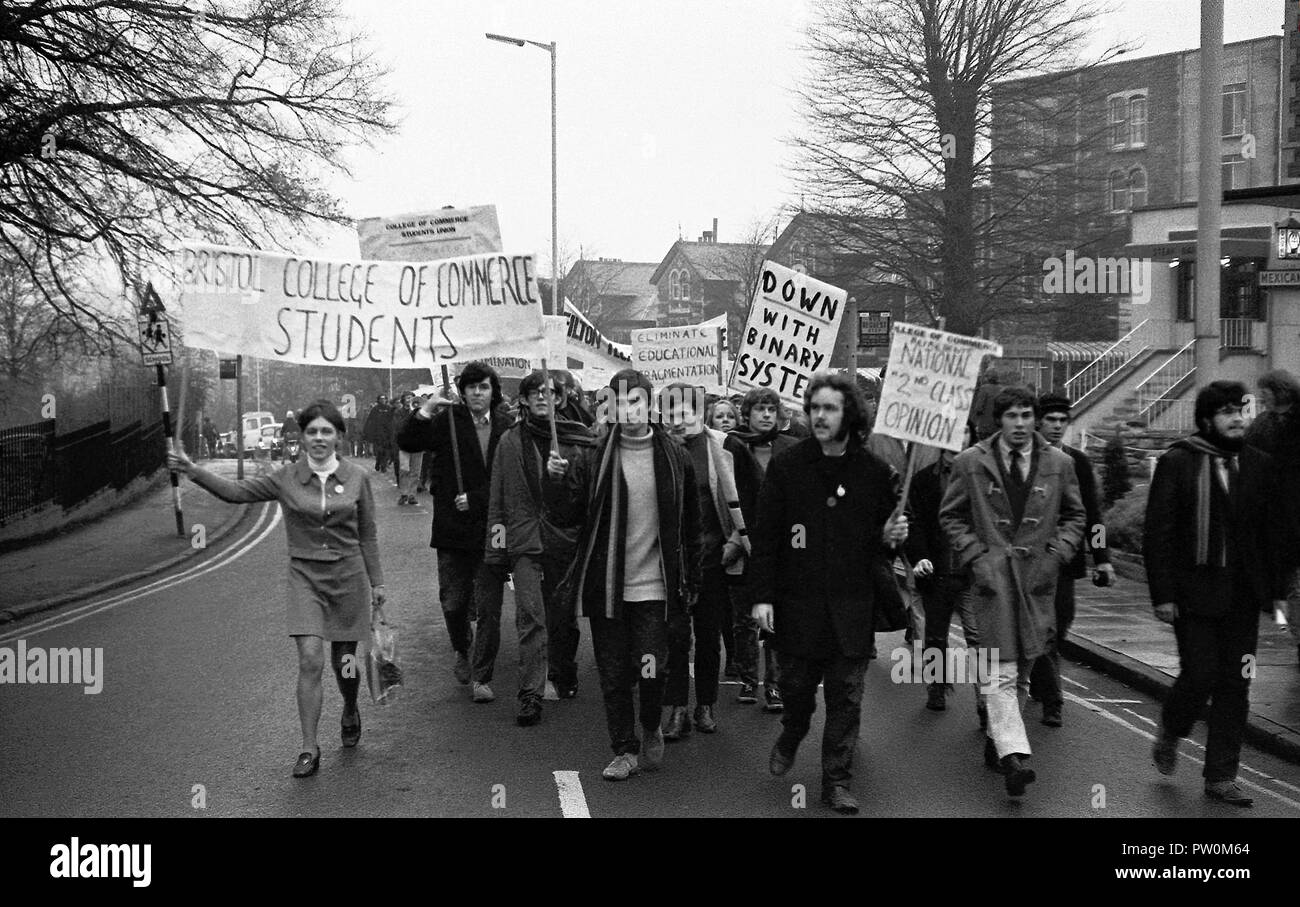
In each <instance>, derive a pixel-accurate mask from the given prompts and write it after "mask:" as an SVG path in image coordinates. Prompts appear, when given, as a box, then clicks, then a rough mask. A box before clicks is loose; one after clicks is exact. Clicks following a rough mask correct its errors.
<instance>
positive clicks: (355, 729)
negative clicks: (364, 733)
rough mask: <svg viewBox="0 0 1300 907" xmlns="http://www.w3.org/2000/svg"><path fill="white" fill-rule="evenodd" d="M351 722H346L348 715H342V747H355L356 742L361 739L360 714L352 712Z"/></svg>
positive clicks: (345, 713)
mask: <svg viewBox="0 0 1300 907" xmlns="http://www.w3.org/2000/svg"><path fill="white" fill-rule="evenodd" d="M351 717H352V720H351V721H349V720H348V713H347V712H344V713H343V721H342V730H343V745H344V746H356V745H357V741H359V740H360V739H361V712H360V711H356V710H354V711H353V712H352V716H351Z"/></svg>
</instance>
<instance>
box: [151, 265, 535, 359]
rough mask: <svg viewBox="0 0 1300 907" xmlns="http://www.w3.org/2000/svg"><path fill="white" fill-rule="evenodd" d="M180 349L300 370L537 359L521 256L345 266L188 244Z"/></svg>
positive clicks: (530, 281)
mask: <svg viewBox="0 0 1300 907" xmlns="http://www.w3.org/2000/svg"><path fill="white" fill-rule="evenodd" d="M175 265H176V274H175V276H176V279H177V283H178V285H179V289H180V294H181V304H180V308H181V312H182V318H183V323H184V326H185V335H186V341H187V343H189V344H190V345H192V346H196V347H199V348H203V349H212V350H218V351H221V352H227V353H242V354H244V355H249V356H258V357H260V358H263V359H270V360H273V361H276V362H287V363H294V364H299V365H335V366H348V367H352V368H376V367H381V368H430V369H432V368H434V367H435V366H440V365H444V364H447V363H451V362H468V361H469V360H472V359H484V358H488V357H491V356H509V357H522V359H523V362H524V363H525V367H526V366H527V363H528V360H529V359H531V358H533V357H540V356H541V355H542V352H543V350H544V349H545V345H544V336H543V329H542V304H541V294H540V293H539V292H538V290H537V281H536V279H535V278H534V276H533V258H532V256H531V255H509V254H504V253H502V254H491V255H474V256H470V257H468V258H447V259H441V260H438V261H430V262H401V261H391V262H390V261H369V260H363V259H355V260H350V261H337V260H325V259H319V258H311V257H302V256H290V255H284V254H281V253H278V252H265V251H256V250H252V249H236V248H230V247H226V246H213V245H207V244H201V243H192V244H186V245H184V246H182V248H181V250H180V252H179V253H178V254H177V256H176V260H175Z"/></svg>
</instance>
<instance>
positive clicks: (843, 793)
mask: <svg viewBox="0 0 1300 907" xmlns="http://www.w3.org/2000/svg"><path fill="white" fill-rule="evenodd" d="M822 802H823V803H825V804H826V805H827V806H829V807H830V808H831V809H833V810H835V811H836V812H837V813H842V814H844V815H846V816H855V815H857V813H858V801H857V800H855V799H854V798H853V795H852V794H851V793H849V791H848V788H845V787H839V786H838V785H837V786H835V787H832V788H831V789H830V790H827V791H824V792H823V793H822Z"/></svg>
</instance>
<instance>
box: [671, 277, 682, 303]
mask: <svg viewBox="0 0 1300 907" xmlns="http://www.w3.org/2000/svg"><path fill="white" fill-rule="evenodd" d="M668 298H669V299H681V298H682V285H681V284H680V283H679V282H678V280H677V272H676V271H669V272H668Z"/></svg>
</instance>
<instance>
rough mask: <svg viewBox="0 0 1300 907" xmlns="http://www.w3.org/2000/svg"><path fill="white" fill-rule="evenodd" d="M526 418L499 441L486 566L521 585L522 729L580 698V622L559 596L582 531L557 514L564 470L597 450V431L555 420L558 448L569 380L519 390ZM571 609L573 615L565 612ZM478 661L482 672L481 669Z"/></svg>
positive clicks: (494, 634) (485, 654) (497, 637)
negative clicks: (556, 705)
mask: <svg viewBox="0 0 1300 907" xmlns="http://www.w3.org/2000/svg"><path fill="white" fill-rule="evenodd" d="M519 399H520V401H521V403H522V404H523V406H524V408H525V412H524V417H523V418H522V419H521V420H520V421H519V423H518V424H516V425H515V426H514V427H513V428H511V429H510V430H509V431H508V432H506V433H505V434H504V435H503V436H502V437H501V443H500V444H498V445H497V451H496V459H495V460H494V461H493V464H492V487H491V492H490V494H489V497H488V517H487V540H486V548H485V553H484V557H483V562H484V564H486V565H487V566H489V567H490V568H492V569H493V570H495V571H496V573H497V575H498V577H500V579H502V580H504V579H505V572H506V571H507V570H509V571H510V572H511V573H512V574H513V575H514V581H515V625H516V627H517V629H518V631H519V714H518V715H517V716H516V721H517V722H518V723H519V724H520V725H521V726H524V727H527V726H530V725H534V724H536V723H537V722H539V721H541V719H542V700H543V699H544V698H545V699H550V700H558V699H561V698H563V699H572V698H573V697H574V696H575V695H576V694H577V691H578V666H577V661H576V658H577V652H578V618H577V615H576V614H575V613H574V608H573V603H572V602H571V601H568V602H565V601H561V600H560V599H558V598H557V597H556V595H555V589H556V587H557V586H558V585H559V583H560V580H561V579H562V578H563V576H564V571H565V570H566V569H567V568H568V566H569V563H570V562H571V561H572V560H573V553H574V548H575V546H576V544H577V536H578V532H577V528H576V527H573V526H571V525H564V523H563V521H561V520H560V519H559V518H558V516H557V513H556V511H558V510H560V509H561V507H562V504H563V497H564V495H565V488H564V484H563V482H562V480H563V478H564V472H565V470H564V467H563V466H562V465H561V464H564V463H566V462H567V461H568V460H570V459H572V458H573V457H574V456H575V455H576V454H577V452H578V451H579V450H580V449H581V448H584V447H595V445H596V440H595V438H594V436H593V435H592V433H591V431H590V430H589V429H588V428H587V427H586V426H585V425H583V424H581V423H579V422H571V421H569V420H568V419H562V418H559V417H558V416H557V417H556V420H555V428H556V435H557V437H558V439H559V449H558V450H556V449H554V447H553V442H552V438H551V426H550V413H551V407H552V406H555V404H556V401H557V400H563V399H564V379H563V376H562V375H561V374H560V373H559V372H553V373H552V374H551V384H550V386H547V384H546V379H545V377H544V373H543V372H540V371H536V372H533V373H532V374H530V375H528V377H526V378H524V380H523V381H522V382H520V384H519ZM492 606H493V607H494V608H495V609H496V613H495V614H492V615H488V618H489V619H488V620H486V621H481V622H480V627H481V632H480V633H479V639H478V640H477V642H476V646H475V654H476V655H479V654H480V653H479V649H478V646H479V645H481V646H483V649H482V667H484V668H485V669H486V670H487V671H488V672H489V673H490V672H491V666H492V665H493V664H494V663H495V661H496V655H497V648H498V646H499V645H500V642H501V599H500V598H496V599H494V600H493V602H492ZM566 607H567V610H566ZM478 661H479V659H477V658H476V667H479V666H480V665H479V664H478Z"/></svg>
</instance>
